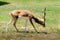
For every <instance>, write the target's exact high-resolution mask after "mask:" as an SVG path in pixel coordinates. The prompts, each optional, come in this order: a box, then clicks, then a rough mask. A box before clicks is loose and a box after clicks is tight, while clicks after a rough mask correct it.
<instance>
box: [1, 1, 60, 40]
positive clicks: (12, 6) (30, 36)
mask: <svg viewBox="0 0 60 40" xmlns="http://www.w3.org/2000/svg"><path fill="white" fill-rule="evenodd" d="M45 7H46V27H45V28H43V27H42V26H41V25H39V24H37V23H35V22H34V21H33V22H34V25H35V27H36V29H37V30H38V31H39V32H40V33H36V32H35V30H34V29H33V27H32V26H31V24H30V22H29V21H28V25H27V27H26V28H27V29H26V31H29V33H25V28H24V23H25V20H24V19H23V18H22V19H19V20H18V21H17V28H18V29H19V30H20V31H21V32H20V33H18V32H16V30H15V28H14V27H13V25H12V24H10V25H9V27H8V32H6V31H5V28H6V26H7V23H8V22H9V20H10V19H11V16H10V15H9V13H10V12H11V11H13V10H31V11H33V13H34V15H36V16H37V17H39V18H42V17H43V13H42V11H43V10H44V8H45ZM45 31H46V32H47V34H44V32H45ZM0 39H1V40H60V0H0Z"/></svg>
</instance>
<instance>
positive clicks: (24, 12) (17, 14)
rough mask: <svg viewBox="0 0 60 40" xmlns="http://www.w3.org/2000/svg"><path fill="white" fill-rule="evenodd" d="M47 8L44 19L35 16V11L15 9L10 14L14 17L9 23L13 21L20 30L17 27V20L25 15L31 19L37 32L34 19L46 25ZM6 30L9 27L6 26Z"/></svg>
mask: <svg viewBox="0 0 60 40" xmlns="http://www.w3.org/2000/svg"><path fill="white" fill-rule="evenodd" d="M45 10H46V8H45V9H44V18H43V19H41V18H38V17H37V16H35V15H34V13H33V12H32V11H30V10H14V11H12V12H11V13H10V15H11V17H12V20H11V21H10V22H9V23H8V24H10V23H11V22H12V21H13V26H14V27H15V29H16V30H17V31H18V32H19V30H18V29H17V27H16V22H17V20H18V18H21V17H25V18H28V19H29V21H30V23H31V25H32V26H33V28H34V30H35V31H36V32H37V30H36V28H35V25H34V24H33V22H32V21H33V20H34V21H35V22H36V23H38V24H41V25H42V26H43V27H45ZM38 15H39V14H38ZM32 19H33V20H32ZM6 30H7V28H6Z"/></svg>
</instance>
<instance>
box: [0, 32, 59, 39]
mask: <svg viewBox="0 0 60 40" xmlns="http://www.w3.org/2000/svg"><path fill="white" fill-rule="evenodd" d="M0 39H1V40H59V39H60V36H59V35H58V34H56V33H47V34H44V33H17V32H8V33H5V32H0Z"/></svg>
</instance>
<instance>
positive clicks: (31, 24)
mask: <svg viewBox="0 0 60 40" xmlns="http://www.w3.org/2000/svg"><path fill="white" fill-rule="evenodd" d="M29 21H30V23H31V25H32V26H33V28H34V30H35V31H36V32H38V31H37V30H36V28H35V26H34V24H33V22H32V18H30V19H29Z"/></svg>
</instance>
